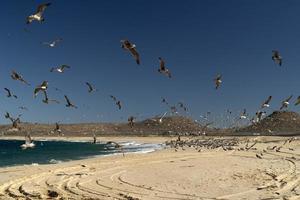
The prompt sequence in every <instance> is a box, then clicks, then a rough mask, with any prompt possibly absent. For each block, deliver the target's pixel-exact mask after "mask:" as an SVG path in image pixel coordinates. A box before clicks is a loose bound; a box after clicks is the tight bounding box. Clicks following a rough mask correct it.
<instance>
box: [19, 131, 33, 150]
mask: <svg viewBox="0 0 300 200" xmlns="http://www.w3.org/2000/svg"><path fill="white" fill-rule="evenodd" d="M34 147H35V144H34V143H33V141H32V139H31V136H30V134H29V133H28V134H26V135H25V144H22V145H21V148H22V149H27V148H34Z"/></svg>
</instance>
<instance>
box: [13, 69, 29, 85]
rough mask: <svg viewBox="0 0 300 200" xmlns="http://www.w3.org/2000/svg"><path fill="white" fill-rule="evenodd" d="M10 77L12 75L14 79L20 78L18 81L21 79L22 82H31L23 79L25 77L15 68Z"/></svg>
mask: <svg viewBox="0 0 300 200" xmlns="http://www.w3.org/2000/svg"><path fill="white" fill-rule="evenodd" d="M10 77H11V78H12V79H13V80H18V81H21V82H22V83H25V84H26V85H30V84H29V83H28V82H27V81H25V80H24V79H23V77H22V76H21V75H20V74H18V73H17V72H16V71H15V70H13V71H12V72H11V75H10Z"/></svg>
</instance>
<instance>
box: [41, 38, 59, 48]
mask: <svg viewBox="0 0 300 200" xmlns="http://www.w3.org/2000/svg"><path fill="white" fill-rule="evenodd" d="M61 41H62V39H61V38H58V39H56V40H53V41H51V42H43V43H42V44H43V45H47V46H48V47H51V48H53V47H56V45H57V44H58V43H59V42H61Z"/></svg>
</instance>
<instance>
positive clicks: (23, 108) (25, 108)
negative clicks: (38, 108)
mask: <svg viewBox="0 0 300 200" xmlns="http://www.w3.org/2000/svg"><path fill="white" fill-rule="evenodd" d="M19 109H21V110H28V108H27V107H25V106H19Z"/></svg>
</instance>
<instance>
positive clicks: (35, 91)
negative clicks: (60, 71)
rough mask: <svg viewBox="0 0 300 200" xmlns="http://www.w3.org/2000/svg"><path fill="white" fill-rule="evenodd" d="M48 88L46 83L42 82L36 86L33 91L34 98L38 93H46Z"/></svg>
mask: <svg viewBox="0 0 300 200" xmlns="http://www.w3.org/2000/svg"><path fill="white" fill-rule="evenodd" d="M47 88H48V81H43V82H42V83H41V84H40V85H38V86H37V87H36V88H35V89H34V92H33V93H34V97H36V96H37V95H38V93H39V92H41V91H46V90H47Z"/></svg>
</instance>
